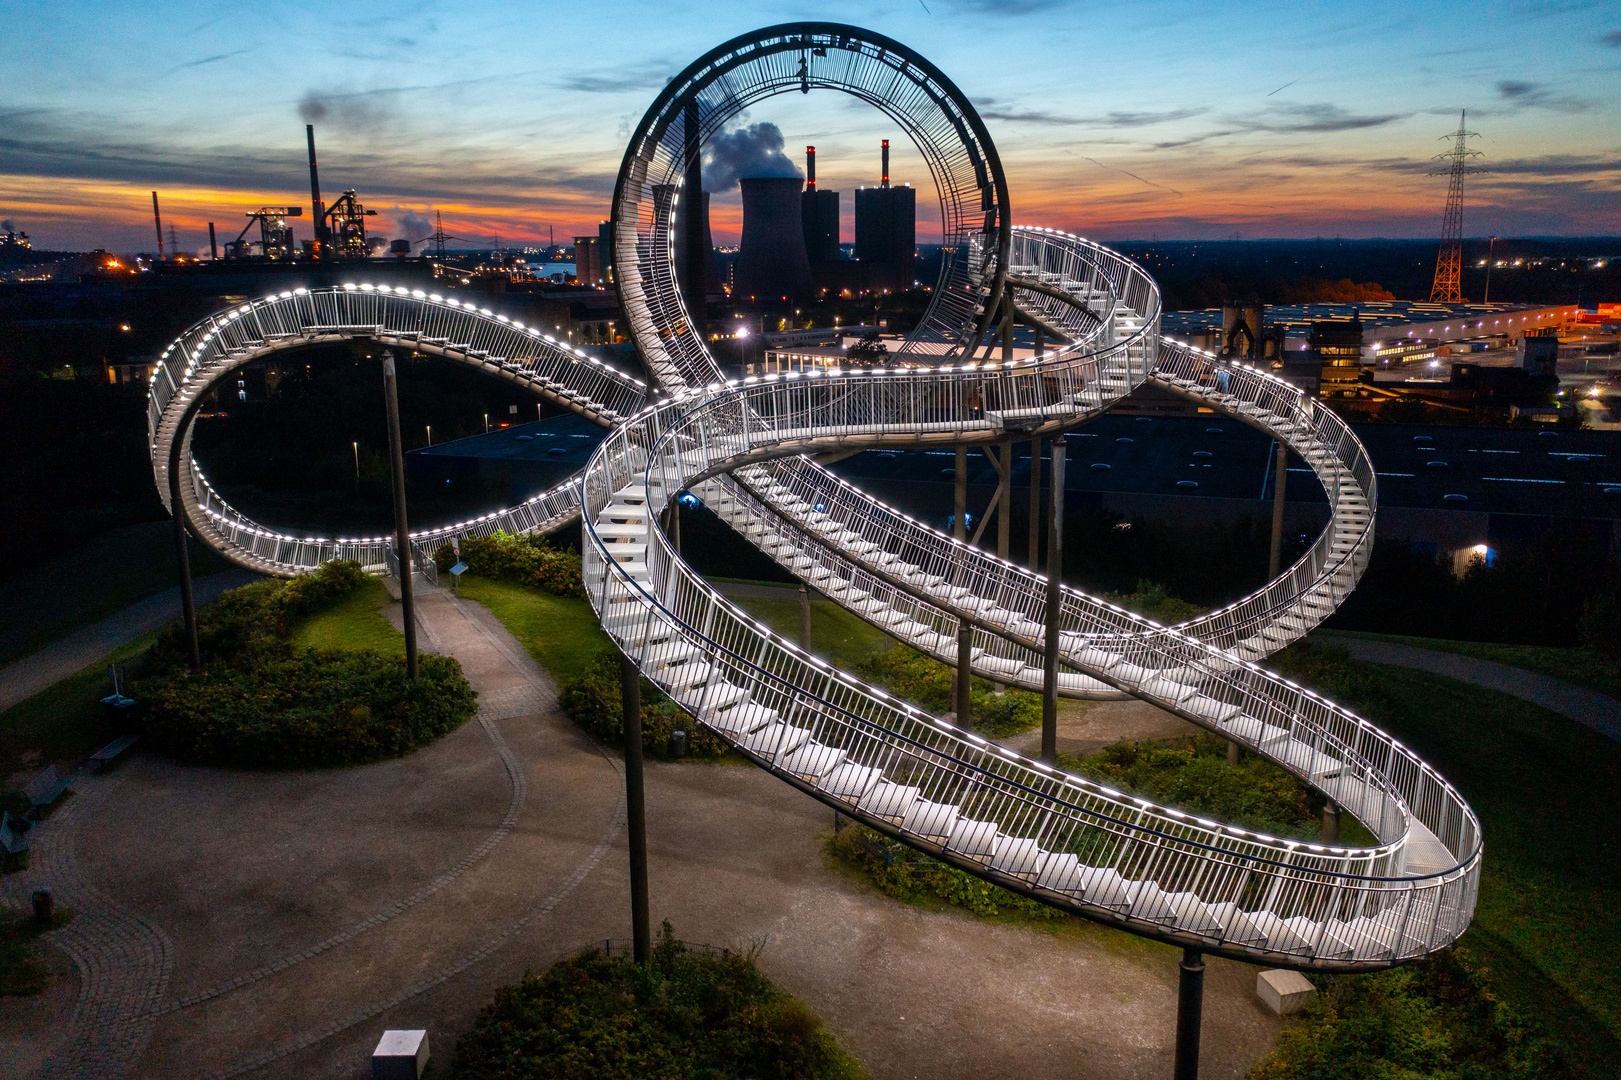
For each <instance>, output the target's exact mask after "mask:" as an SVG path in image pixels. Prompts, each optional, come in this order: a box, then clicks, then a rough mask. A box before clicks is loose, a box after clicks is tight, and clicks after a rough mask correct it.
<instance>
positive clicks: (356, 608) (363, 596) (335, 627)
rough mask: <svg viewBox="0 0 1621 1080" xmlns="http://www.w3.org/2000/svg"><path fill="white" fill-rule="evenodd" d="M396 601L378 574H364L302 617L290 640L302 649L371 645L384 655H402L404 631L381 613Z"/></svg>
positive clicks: (346, 647) (369, 646)
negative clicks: (324, 606) (324, 605)
mask: <svg viewBox="0 0 1621 1080" xmlns="http://www.w3.org/2000/svg"><path fill="white" fill-rule="evenodd" d="M398 602H399V601H397V600H395V599H394V598H393V597H391V596H389V594H388V588H387V587H386V586H385V585H384V584H383V579H382V578H375V577H374V578H367V579H366V580H365V581H363V582H361V584H360V585H359V587H358V588H356V589H355V590H354V591H353V592H351V593H350V594H349V595H348V596H346V597H344V598H343V599H342V600H340V601H339V602H338V603H336V604H334V605H333V606H332V607H330V608H327V609H326V610H325V611H322V612H319V613H317V614H315V615H312V616H311V617H310V618H308V619H306V620H305V621H304V623H303V624H302V625H301V626H299V627H298V628H297V629H295V630H294V631H293V644H295V645H297V646H299V647H300V648H305V649H348V650H351V651H359V650H361V649H375V650H376V651H377V652H380V653H382V654H383V655H385V656H404V655H405V635H404V634H402V633H400V632H399V631H398V630H396V629H394V626H393V624H392V623H390V622H389V621H388V619H386V618H385V617H384V616H383V608H384V607H385V606H386V605H389V604H396V603H398Z"/></svg>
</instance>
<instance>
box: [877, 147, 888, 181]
mask: <svg viewBox="0 0 1621 1080" xmlns="http://www.w3.org/2000/svg"><path fill="white" fill-rule="evenodd" d="M878 186H879V187H888V186H889V140H888V139H885V140H884V178H883V179H882V180H881V181H879V183H878Z"/></svg>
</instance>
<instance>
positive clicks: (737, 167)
mask: <svg viewBox="0 0 1621 1080" xmlns="http://www.w3.org/2000/svg"><path fill="white" fill-rule="evenodd" d="M782 146H783V139H782V131H781V130H780V129H779V128H778V127H777V125H776V124H773V123H771V122H770V121H762V122H760V123H758V124H749V125H747V126H745V127H740V128H736V129H734V130H732V131H723V132H721V133H720V134H719V135H716V136H715V137H714V138H713V139H711V140H710V141H709V148H708V154H707V157H708V160H707V161H706V162H705V163H704V190H705V191H714V192H720V191H729V190H730V189H731V188H732V186H733V185H735V184H736V183H737V182H738V181H739V180H745V179H750V178H752V177H757V176H801V175H803V174H802V173H801V172H800V171H799V168H798V167H797V166H796V165H794V163H793V162H792V161H789V160H788V156H787V155H786V154H784V153H783V152H782Z"/></svg>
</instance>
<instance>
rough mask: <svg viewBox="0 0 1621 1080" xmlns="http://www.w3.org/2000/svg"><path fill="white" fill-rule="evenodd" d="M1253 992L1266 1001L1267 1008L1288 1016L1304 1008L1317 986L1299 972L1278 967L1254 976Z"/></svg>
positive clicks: (1315, 991)
mask: <svg viewBox="0 0 1621 1080" xmlns="http://www.w3.org/2000/svg"><path fill="white" fill-rule="evenodd" d="M1255 992H1256V993H1257V994H1259V995H1260V997H1261V1000H1262V1001H1264V1002H1266V1007H1267V1008H1269V1009H1271V1010H1272V1011H1273V1012H1275V1013H1277V1014H1278V1015H1279V1016H1288V1015H1289V1014H1290V1013H1295V1012H1299V1011H1300V1010H1301V1009H1304V1008H1305V1007H1306V1005H1307V1004H1308V1003H1309V1002H1310V1001H1311V999H1312V995H1314V994H1316V993H1317V988H1316V987H1315V986H1313V985H1312V984H1311V983H1310V982H1309V981H1307V979H1306V977H1305V976H1304V975H1302V974H1300V972H1298V971H1286V970H1284V969H1282V968H1279V969H1277V970H1275V971H1263V972H1261V974H1260V975H1258V976H1256V979H1255Z"/></svg>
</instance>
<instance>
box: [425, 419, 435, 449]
mask: <svg viewBox="0 0 1621 1080" xmlns="http://www.w3.org/2000/svg"><path fill="white" fill-rule="evenodd" d="M424 426H425V427H427V429H428V445H429V446H432V445H433V425H432V424H426V425H424Z"/></svg>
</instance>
